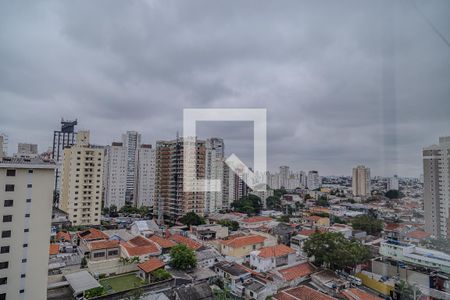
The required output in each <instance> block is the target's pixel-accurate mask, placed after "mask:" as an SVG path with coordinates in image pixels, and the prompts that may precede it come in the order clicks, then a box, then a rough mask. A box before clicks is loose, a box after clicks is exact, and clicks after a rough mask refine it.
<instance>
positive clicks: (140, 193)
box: [135, 144, 156, 207]
mask: <svg viewBox="0 0 450 300" xmlns="http://www.w3.org/2000/svg"><path fill="white" fill-rule="evenodd" d="M155 158H156V153H155V149H153V148H152V145H148V144H142V145H141V146H140V147H139V149H138V160H137V170H136V172H137V180H136V186H135V190H136V192H135V195H136V197H135V198H136V201H135V203H136V206H137V207H141V206H147V207H153V205H154V197H155V172H156V166H155Z"/></svg>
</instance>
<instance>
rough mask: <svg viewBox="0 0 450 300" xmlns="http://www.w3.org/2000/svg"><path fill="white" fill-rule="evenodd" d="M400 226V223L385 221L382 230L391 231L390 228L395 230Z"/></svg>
mask: <svg viewBox="0 0 450 300" xmlns="http://www.w3.org/2000/svg"><path fill="white" fill-rule="evenodd" d="M400 227H402V226H401V224H398V223H386V225H385V226H384V230H388V231H392V230H397V229H399V228H400Z"/></svg>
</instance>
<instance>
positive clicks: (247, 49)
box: [0, 0, 450, 176]
mask: <svg viewBox="0 0 450 300" xmlns="http://www.w3.org/2000/svg"><path fill="white" fill-rule="evenodd" d="M449 16H450V1H448V0H435V1H429V0H399V1H391V0H389V1H361V0H355V1H335V0H330V1H264V0H263V1H261V0H255V1H229V0H224V1H209V0H204V1H196V0H189V1H181V0H180V1H172V0H160V1H154V0H151V1H144V0H142V1H122V0H117V1H114V0H105V1H59V0H58V1H28V2H26V1H2V2H1V4H0V103H1V109H0V132H4V133H6V134H7V135H8V136H9V153H10V154H12V153H13V152H15V150H16V146H17V143H18V142H30V143H37V144H39V148H40V150H42V151H43V150H46V149H47V148H48V146H50V144H51V142H52V132H53V130H55V129H57V128H58V126H59V121H60V118H61V117H64V118H67V119H72V118H78V122H79V126H78V128H79V129H90V130H91V139H92V142H93V143H95V144H109V143H110V142H111V141H113V140H118V139H119V138H120V134H121V133H123V132H125V131H126V130H137V131H140V132H142V134H143V139H144V141H146V142H148V143H154V142H155V141H156V140H160V139H171V138H174V137H175V135H176V132H177V131H180V132H182V114H183V109H184V108H240V107H245V108H267V116H268V124H267V132H268V150H267V152H268V166H269V168H270V169H272V170H273V169H276V168H277V167H278V166H279V165H289V166H291V168H292V169H294V170H306V171H307V170H311V169H316V170H319V172H320V173H321V174H323V175H326V174H336V175H338V174H346V175H349V174H351V168H352V166H354V165H355V164H365V165H367V166H369V167H371V168H372V174H375V175H392V174H394V173H397V174H399V175H401V176H418V175H419V174H420V173H421V170H420V169H421V160H420V158H421V153H420V151H421V148H422V147H423V146H427V145H429V144H433V143H435V142H436V141H437V139H438V137H439V136H440V135H450V46H449V45H448V43H446V40H447V41H448V40H449V39H450V17H449ZM440 35H441V36H440ZM199 132H200V133H199V134H200V135H201V136H222V137H224V139H225V142H226V148H227V152H228V153H231V152H234V153H236V154H237V155H238V156H239V157H240V158H241V159H243V160H244V161H246V162H249V163H250V164H251V160H252V153H253V146H252V142H251V140H252V124H251V123H249V122H243V123H239V124H232V123H229V122H219V123H215V124H211V123H205V124H199Z"/></svg>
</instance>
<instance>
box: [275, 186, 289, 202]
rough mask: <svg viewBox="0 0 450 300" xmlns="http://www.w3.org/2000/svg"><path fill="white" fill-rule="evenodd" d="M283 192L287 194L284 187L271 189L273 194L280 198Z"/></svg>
mask: <svg viewBox="0 0 450 300" xmlns="http://www.w3.org/2000/svg"><path fill="white" fill-rule="evenodd" d="M284 194H287V191H286V189H285V188H284V187H281V189H276V190H273V195H274V196H275V197H276V198H278V199H280V198H281V196H283V195H284Z"/></svg>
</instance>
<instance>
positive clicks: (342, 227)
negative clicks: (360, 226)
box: [328, 224, 353, 239]
mask: <svg viewBox="0 0 450 300" xmlns="http://www.w3.org/2000/svg"><path fill="white" fill-rule="evenodd" d="M328 231H329V232H336V233H341V234H342V235H343V236H344V237H345V238H347V239H350V238H351V237H352V232H353V229H352V227H351V226H349V225H346V224H333V226H331V227H330V228H328Z"/></svg>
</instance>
